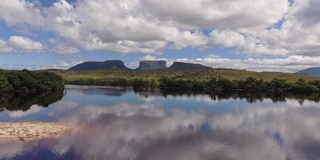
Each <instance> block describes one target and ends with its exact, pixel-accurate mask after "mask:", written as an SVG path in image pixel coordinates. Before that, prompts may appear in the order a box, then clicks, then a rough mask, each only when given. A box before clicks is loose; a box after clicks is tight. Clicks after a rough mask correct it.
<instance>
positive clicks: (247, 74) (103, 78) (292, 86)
mask: <svg viewBox="0 0 320 160" xmlns="http://www.w3.org/2000/svg"><path fill="white" fill-rule="evenodd" d="M50 72H53V73H55V74H58V75H60V76H61V77H62V78H63V80H64V82H65V83H66V84H76V85H101V86H124V87H126V86H133V87H159V88H171V89H196V90H207V91H219V90H224V91H255V92H295V93H300V92H319V89H320V78H319V77H311V76H306V75H299V74H290V73H279V72H252V71H244V70H235V69H212V70H207V71H199V72H181V71H174V70H168V69H167V70H149V71H123V70H97V71H62V70H51V71H50Z"/></svg>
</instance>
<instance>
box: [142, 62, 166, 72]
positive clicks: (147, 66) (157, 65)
mask: <svg viewBox="0 0 320 160" xmlns="http://www.w3.org/2000/svg"><path fill="white" fill-rule="evenodd" d="M166 68H167V62H166V61H140V62H139V67H138V68H137V69H136V70H154V69H166Z"/></svg>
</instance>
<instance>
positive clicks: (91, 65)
mask: <svg viewBox="0 0 320 160" xmlns="http://www.w3.org/2000/svg"><path fill="white" fill-rule="evenodd" d="M104 69H121V70H131V69H130V68H128V67H126V66H125V65H124V63H123V62H122V61H121V60H107V61H104V62H83V63H80V64H77V65H75V66H73V67H71V68H70V69H69V70H71V71H79V70H104Z"/></svg>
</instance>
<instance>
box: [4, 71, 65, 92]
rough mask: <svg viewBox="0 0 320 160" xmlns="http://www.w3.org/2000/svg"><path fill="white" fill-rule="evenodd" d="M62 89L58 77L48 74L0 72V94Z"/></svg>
mask: <svg viewBox="0 0 320 160" xmlns="http://www.w3.org/2000/svg"><path fill="white" fill-rule="evenodd" d="M63 89H64V83H63V80H62V78H61V77H60V76H58V75H56V74H54V73H49V72H31V71H28V70H26V69H24V70H22V71H15V70H12V71H11V70H10V71H8V70H0V93H17V92H22V93H30V92H34V93H36V92H47V91H59V90H63Z"/></svg>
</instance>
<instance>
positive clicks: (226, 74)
mask: <svg viewBox="0 0 320 160" xmlns="http://www.w3.org/2000/svg"><path fill="white" fill-rule="evenodd" d="M50 72H53V73H55V74H58V75H60V76H61V77H62V78H63V80H64V81H65V82H66V83H68V82H71V81H74V80H88V79H90V80H98V79H112V78H124V79H127V80H132V79H135V78H141V79H145V80H156V81H157V80H158V79H159V78H161V77H163V76H166V77H173V78H177V79H190V80H206V81H207V80H211V79H212V78H218V77H223V78H227V79H229V80H234V79H235V80H245V79H247V78H248V77H253V78H257V79H262V80H264V81H271V80H272V79H274V78H279V79H286V80H287V81H288V82H296V81H297V80H298V79H299V78H303V79H304V80H306V81H314V80H320V77H312V76H306V75H301V74H293V73H281V72H254V71H246V70H236V69H212V70H207V71H200V72H180V71H175V70H168V69H167V70H149V71H124V70H94V71H66V70H50Z"/></svg>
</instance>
